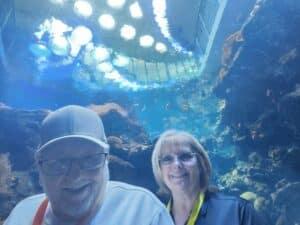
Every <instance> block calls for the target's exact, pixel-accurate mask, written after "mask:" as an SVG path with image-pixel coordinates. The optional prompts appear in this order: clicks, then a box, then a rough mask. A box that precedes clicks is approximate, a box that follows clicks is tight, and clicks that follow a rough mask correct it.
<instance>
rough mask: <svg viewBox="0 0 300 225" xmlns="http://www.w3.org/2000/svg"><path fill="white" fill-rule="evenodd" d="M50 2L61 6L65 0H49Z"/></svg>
mask: <svg viewBox="0 0 300 225" xmlns="http://www.w3.org/2000/svg"><path fill="white" fill-rule="evenodd" d="M50 2H51V3H53V4H57V5H62V4H64V3H65V0H50Z"/></svg>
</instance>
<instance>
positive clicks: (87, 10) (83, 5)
mask: <svg viewBox="0 0 300 225" xmlns="http://www.w3.org/2000/svg"><path fill="white" fill-rule="evenodd" d="M74 12H75V14H76V15H78V16H82V17H89V16H91V15H92V13H93V8H92V6H91V4H90V3H89V2H87V1H82V0H79V1H76V2H75V4H74Z"/></svg>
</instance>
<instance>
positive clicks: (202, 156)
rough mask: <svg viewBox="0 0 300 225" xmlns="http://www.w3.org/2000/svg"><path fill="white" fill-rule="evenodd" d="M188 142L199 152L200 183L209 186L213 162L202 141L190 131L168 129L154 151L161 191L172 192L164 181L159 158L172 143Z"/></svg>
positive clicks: (157, 180)
mask: <svg viewBox="0 0 300 225" xmlns="http://www.w3.org/2000/svg"><path fill="white" fill-rule="evenodd" d="M177 143H186V144H188V145H190V147H191V150H192V151H193V152H195V153H197V161H198V164H199V168H200V170H201V171H200V185H201V189H202V190H207V189H208V186H209V180H210V176H211V171H212V168H211V163H210V160H209V157H208V155H207V153H206V151H205V149H204V148H203V146H202V145H201V144H200V142H199V141H198V140H197V139H196V138H195V137H194V136H193V135H191V134H190V133H188V132H185V131H179V130H167V131H165V132H164V133H162V134H161V135H160V136H159V138H158V140H157V142H156V144H155V146H154V150H153V153H152V170H153V174H154V177H155V180H156V182H157V184H158V186H159V193H161V194H167V195H170V194H171V192H170V190H169V188H168V187H167V186H166V184H165V182H164V181H163V178H162V174H161V168H160V164H159V160H160V158H161V156H162V152H163V149H164V148H165V147H166V146H168V145H170V144H171V145H172V144H177Z"/></svg>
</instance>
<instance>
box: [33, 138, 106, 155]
mask: <svg viewBox="0 0 300 225" xmlns="http://www.w3.org/2000/svg"><path fill="white" fill-rule="evenodd" d="M72 139H76V140H78V139H79V140H80V139H81V140H83V141H90V142H93V143H96V144H98V145H99V146H100V147H102V148H103V149H104V150H106V151H107V152H108V150H109V145H108V144H107V143H105V142H103V141H100V140H99V139H96V138H93V137H90V136H85V135H67V136H62V137H59V138H54V139H52V140H50V141H48V142H46V143H45V144H43V145H42V146H40V147H39V148H38V149H37V151H36V153H39V152H41V151H43V150H45V149H46V148H48V147H49V146H50V145H53V144H54V143H59V142H62V141H67V140H72Z"/></svg>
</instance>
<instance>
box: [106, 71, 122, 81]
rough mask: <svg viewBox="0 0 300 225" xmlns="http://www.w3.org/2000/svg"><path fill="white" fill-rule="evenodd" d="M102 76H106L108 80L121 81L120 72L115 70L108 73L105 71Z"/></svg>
mask: <svg viewBox="0 0 300 225" xmlns="http://www.w3.org/2000/svg"><path fill="white" fill-rule="evenodd" d="M104 77H105V78H107V79H110V80H115V81H121V80H122V78H121V74H120V73H119V72H118V71H116V70H114V71H111V72H110V73H106V74H105V75H104Z"/></svg>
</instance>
